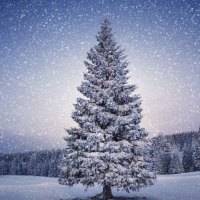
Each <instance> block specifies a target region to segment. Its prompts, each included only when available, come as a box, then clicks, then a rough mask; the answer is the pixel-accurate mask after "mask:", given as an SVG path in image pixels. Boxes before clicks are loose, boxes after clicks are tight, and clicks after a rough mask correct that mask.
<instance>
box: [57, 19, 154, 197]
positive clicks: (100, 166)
mask: <svg viewBox="0 0 200 200" xmlns="http://www.w3.org/2000/svg"><path fill="white" fill-rule="evenodd" d="M96 38H97V41H98V44H97V45H96V46H95V47H94V48H92V49H91V50H90V52H89V53H88V61H87V62H85V65H86V67H87V72H86V73H85V74H84V81H83V82H82V85H81V86H80V87H78V90H79V91H80V92H81V93H82V94H83V95H84V96H85V97H86V98H78V99H77V103H76V104H75V105H74V106H75V111H74V112H73V114H72V118H73V119H74V121H75V122H77V123H78V125H79V126H78V127H77V128H70V129H68V130H67V133H68V134H67V136H66V137H65V140H66V141H67V149H68V151H67V154H66V155H65V159H64V160H63V167H62V170H61V174H60V177H59V183H60V184H64V185H73V184H77V183H82V184H83V185H85V186H87V187H89V186H93V185H94V183H98V184H100V185H102V186H103V196H104V199H109V198H111V197H112V193H111V187H116V188H118V189H119V190H120V189H121V190H125V191H129V190H134V191H135V190H138V189H139V188H141V187H144V186H149V185H152V184H153V182H154V181H153V180H154V178H155V175H154V173H152V172H149V171H148V162H147V158H145V156H143V155H142V154H143V153H142V152H141V151H140V148H141V145H142V144H143V143H144V142H145V138H146V136H147V132H146V131H145V130H144V129H143V128H141V127H140V122H141V118H142V115H141V111H142V109H141V107H140V105H141V100H140V97H139V96H138V95H136V94H133V92H134V91H135V89H136V86H135V85H131V84H128V82H127V81H128V77H127V73H128V70H127V65H128V63H127V61H126V60H125V56H124V54H123V50H121V49H120V47H119V46H117V44H116V42H115V40H114V37H113V33H112V29H111V26H110V23H109V21H108V20H105V21H104V22H103V23H102V25H101V30H100V32H99V33H98V36H97V37H96Z"/></svg>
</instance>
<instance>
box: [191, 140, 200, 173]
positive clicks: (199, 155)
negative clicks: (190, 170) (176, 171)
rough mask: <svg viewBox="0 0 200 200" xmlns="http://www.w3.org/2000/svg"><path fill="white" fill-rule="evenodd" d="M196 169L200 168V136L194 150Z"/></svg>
mask: <svg viewBox="0 0 200 200" xmlns="http://www.w3.org/2000/svg"><path fill="white" fill-rule="evenodd" d="M193 161H194V170H196V171H199V170H200V138H199V139H198V140H197V143H196V146H195V148H194V152H193Z"/></svg>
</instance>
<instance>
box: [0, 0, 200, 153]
mask: <svg viewBox="0 0 200 200" xmlns="http://www.w3.org/2000/svg"><path fill="white" fill-rule="evenodd" d="M105 18H108V19H109V20H110V22H111V25H112V28H113V32H114V34H115V39H116V41H117V42H118V45H121V46H122V48H123V49H124V50H125V54H126V55H127V60H128V62H129V66H128V69H129V70H130V73H129V77H130V79H129V82H130V83H132V84H136V85H137V87H138V89H137V90H136V93H137V94H139V95H140V96H141V98H142V108H143V112H142V113H143V120H142V124H141V126H142V127H144V128H146V130H147V131H148V132H149V134H150V136H153V135H156V134H158V133H161V132H162V133H163V134H172V133H175V132H182V131H192V130H198V127H199V125H200V1H199V0H169V1H162V0H143V1H141V0H97V1H93V0H81V1H80V0H65V1H64V0H57V1H56V0H54V1H52V0H43V1H41V0H32V1H29V0H18V1H15V0H1V1H0V41H1V42H0V115H1V117H0V132H1V135H3V136H0V138H1V137H2V138H3V137H4V138H5V137H6V134H11V135H12V134H14V135H17V136H19V137H26V138H27V137H30V138H31V139H33V140H35V141H37V142H36V144H38V146H39V145H40V147H38V146H37V145H35V148H40V149H42V148H62V147H63V145H64V140H63V137H64V136H65V131H64V129H65V128H69V127H71V126H74V125H75V123H74V122H73V120H72V119H71V113H72V111H73V104H74V103H75V102H76V98H77V97H80V96H81V95H80V93H79V92H78V91H77V87H78V86H79V85H80V84H81V81H82V80H83V72H85V71H86V67H85V66H84V60H86V56H87V52H88V51H89V50H90V48H91V47H93V46H94V45H95V44H96V39H95V35H97V33H98V31H99V26H100V24H101V23H102V21H103V20H104V19H105ZM16 145H21V146H22V147H23V145H24V144H23V142H20V143H18V144H16ZM24 146H26V148H27V145H24ZM24 148H25V147H24ZM22 150H23V148H22Z"/></svg>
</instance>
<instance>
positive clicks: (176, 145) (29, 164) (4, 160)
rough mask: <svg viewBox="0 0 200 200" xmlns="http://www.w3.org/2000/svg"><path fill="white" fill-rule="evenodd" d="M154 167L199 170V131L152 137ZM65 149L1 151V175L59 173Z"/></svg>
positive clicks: (172, 170) (173, 171) (169, 171)
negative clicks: (9, 152) (10, 152)
mask: <svg viewBox="0 0 200 200" xmlns="http://www.w3.org/2000/svg"><path fill="white" fill-rule="evenodd" d="M149 146H150V150H149V155H150V156H151V159H150V160H151V165H150V166H151V170H154V171H156V172H157V173H158V174H176V173H182V172H192V171H200V131H199V132H187V133H177V134H173V135H159V136H157V137H154V138H152V139H151V141H150V143H149ZM64 151H65V150H60V149H58V150H45V151H37V152H25V153H12V154H0V175H32V176H48V177H58V175H59V164H60V163H61V158H62V156H64Z"/></svg>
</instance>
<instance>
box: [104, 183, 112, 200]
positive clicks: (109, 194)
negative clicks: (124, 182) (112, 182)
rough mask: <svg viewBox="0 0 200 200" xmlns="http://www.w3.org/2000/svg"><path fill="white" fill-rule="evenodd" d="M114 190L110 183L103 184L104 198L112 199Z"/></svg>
mask: <svg viewBox="0 0 200 200" xmlns="http://www.w3.org/2000/svg"><path fill="white" fill-rule="evenodd" d="M112 197H113V195H112V191H111V188H110V186H109V185H104V186H103V200H108V199H112Z"/></svg>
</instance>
